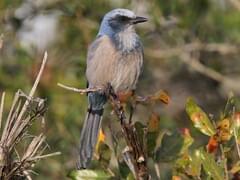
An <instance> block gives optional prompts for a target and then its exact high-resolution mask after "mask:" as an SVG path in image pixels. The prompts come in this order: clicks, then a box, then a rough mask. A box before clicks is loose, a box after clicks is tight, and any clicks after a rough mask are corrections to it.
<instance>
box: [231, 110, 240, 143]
mask: <svg viewBox="0 0 240 180" xmlns="http://www.w3.org/2000/svg"><path fill="white" fill-rule="evenodd" d="M231 132H232V133H233V135H234V136H235V138H236V139H237V141H238V144H240V112H236V113H234V115H233V116H232V126H231Z"/></svg>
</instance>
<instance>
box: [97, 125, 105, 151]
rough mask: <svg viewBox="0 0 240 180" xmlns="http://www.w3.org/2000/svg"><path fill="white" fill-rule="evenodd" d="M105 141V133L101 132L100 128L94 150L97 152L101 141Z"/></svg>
mask: <svg viewBox="0 0 240 180" xmlns="http://www.w3.org/2000/svg"><path fill="white" fill-rule="evenodd" d="M104 141H105V134H104V133H103V130H102V128H101V129H100V131H99V135H98V140H97V144H96V152H97V153H98V148H99V145H100V143H101V142H104Z"/></svg>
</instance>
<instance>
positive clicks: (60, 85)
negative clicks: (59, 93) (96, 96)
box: [57, 83, 103, 94]
mask: <svg viewBox="0 0 240 180" xmlns="http://www.w3.org/2000/svg"><path fill="white" fill-rule="evenodd" d="M57 85H58V86H59V87H61V88H63V89H67V90H70V91H74V92H77V93H80V94H85V93H90V92H96V91H102V90H103V88H102V87H95V88H86V89H78V88H75V87H71V86H66V85H64V84H61V83H57Z"/></svg>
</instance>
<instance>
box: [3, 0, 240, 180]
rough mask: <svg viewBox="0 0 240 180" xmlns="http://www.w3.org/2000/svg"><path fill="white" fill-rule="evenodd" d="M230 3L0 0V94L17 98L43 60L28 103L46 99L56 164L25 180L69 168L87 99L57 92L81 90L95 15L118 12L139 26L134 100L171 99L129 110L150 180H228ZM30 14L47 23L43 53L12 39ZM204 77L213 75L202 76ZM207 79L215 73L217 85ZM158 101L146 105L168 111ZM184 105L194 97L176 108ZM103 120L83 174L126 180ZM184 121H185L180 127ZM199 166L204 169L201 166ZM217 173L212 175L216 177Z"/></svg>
mask: <svg viewBox="0 0 240 180" xmlns="http://www.w3.org/2000/svg"><path fill="white" fill-rule="evenodd" d="M233 2H236V1H235V0H231V1H227V0H221V1H216V0H172V1H166V0H149V1H136V0H133V1H129V0H119V1H115V0H101V1H97V0H81V1H78V0H73V1H67V0H48V1H45V0H38V1H31V0H30V1H28V0H14V1H13V0H1V1H0V90H1V92H2V91H7V94H14V93H15V92H16V91H17V90H18V89H23V91H24V92H27V91H28V90H29V89H30V88H31V84H32V82H33V81H34V78H33V77H35V74H36V72H37V67H39V66H38V65H39V62H40V61H39V60H40V59H41V57H42V54H43V51H44V50H47V51H48V52H49V63H48V64H47V67H46V69H45V72H44V74H43V76H42V79H41V82H40V85H39V88H38V90H37V96H39V97H42V98H46V99H47V104H48V107H49V109H48V111H47V114H46V118H47V119H48V122H47V127H46V136H47V137H48V138H47V139H48V143H49V146H50V148H51V152H54V151H61V152H62V155H61V156H57V157H54V158H50V159H48V160H47V161H43V162H39V163H38V164H37V165H36V168H35V170H36V171H37V172H39V175H38V176H34V179H39V180H41V179H46V177H47V178H51V179H64V178H65V177H66V174H67V173H68V172H69V171H72V169H74V167H75V163H76V159H77V158H76V157H77V148H78V143H79V136H80V129H81V126H82V123H83V120H84V115H85V113H86V109H87V98H86V97H85V96H79V94H75V93H68V92H66V91H64V90H62V89H61V88H59V87H58V86H57V83H58V82H62V83H66V84H69V85H72V86H75V87H81V88H84V87H85V86H86V80H85V67H86V63H85V59H86V52H87V47H88V45H89V44H90V43H91V42H92V40H93V39H94V38H95V37H96V34H97V31H98V28H99V22H100V21H101V19H102V17H103V15H104V14H105V13H106V12H107V11H109V10H111V9H113V8H118V7H123V8H129V9H133V10H134V11H136V12H138V13H139V14H140V15H142V14H143V15H147V16H148V17H149V22H148V23H147V24H146V25H142V26H138V27H137V32H138V33H139V36H140V38H141V40H142V42H143V45H144V48H145V62H144V70H143V75H142V77H141V79H140V82H139V83H138V88H137V92H136V94H145V95H146V94H152V93H153V92H155V91H158V90H159V89H164V90H167V91H168V92H169V94H170V97H171V102H170V103H169V105H168V106H162V105H159V103H147V104H146V105H145V106H142V105H138V106H137V109H136V112H135V114H134V117H133V122H134V123H135V126H136V129H137V132H138V133H139V136H141V139H142V140H143V141H142V142H143V144H145V146H146V147H147V148H146V151H147V155H148V162H149V163H148V164H149V169H150V174H151V175H152V177H153V179H157V178H159V176H161V178H162V179H171V178H172V177H173V176H174V178H175V179H177V178H182V179H187V178H189V179H191V178H192V179H199V177H200V178H201V179H205V178H206V177H209V178H214V177H217V178H219V177H221V178H222V177H223V176H226V167H227V171H228V176H229V179H230V178H232V177H238V176H239V175H238V174H239V173H238V172H239V169H240V168H239V167H240V166H239V161H238V160H239V158H238V155H237V152H238V149H236V143H239V141H240V140H239V137H240V120H239V113H238V112H239V106H240V101H239V83H238V82H239V78H238V77H239V74H240V70H239V66H240V61H239V57H240V51H239V43H240V23H239V20H240V11H239V7H238V6H236V5H235V4H233ZM22 6H24V7H30V9H27V10H26V11H24V13H23V15H22V16H17V14H18V13H16V11H17V10H19V8H20V7H22ZM55 13H56V14H55ZM38 15H56V17H57V18H58V19H57V20H58V26H57V28H56V30H55V32H54V36H56V37H55V40H54V41H53V42H51V43H47V46H46V47H45V48H44V49H39V47H37V46H36V45H34V44H31V45H30V47H25V46H24V45H23V44H22V43H23V42H22V41H21V38H20V37H21V36H20V35H21V32H22V31H27V32H28V34H30V32H31V27H29V26H28V25H29V24H28V22H31V20H33V19H34V18H35V17H37V16H38ZM41 27H45V24H44V26H41ZM1 34H3V35H1ZM48 34H51V33H50V32H49V33H45V34H43V35H41V36H40V38H39V37H38V40H39V41H40V42H41V41H42V40H44V39H48V38H46V37H47V35H48ZM2 40H3V41H2ZM196 43H197V46H196ZM198 43H199V44H198ZM161 53H162V54H161ZM186 54H187V55H189V57H191V58H193V59H191V61H190V62H197V63H200V64H202V65H203V66H201V67H200V71H199V69H198V70H196V66H191V65H192V64H194V63H186V59H184V58H185V57H186ZM187 57H188V56H187ZM194 65H196V64H194ZM204 67H205V68H204ZM201 68H202V69H203V71H201V70H202V69H201ZM206 68H207V69H206ZM209 70H214V71H213V72H212V71H211V73H210V76H209V73H207V72H209ZM212 74H214V75H216V74H217V76H216V77H217V78H215V76H214V77H212V76H211V75H212ZM219 75H220V76H219ZM221 75H222V76H221ZM219 77H220V78H219ZM226 79H230V80H232V81H231V83H229V81H227V83H225V80H226ZM232 87H236V88H235V90H234V93H236V98H232V99H231V98H230V99H229V101H228V103H227V106H226V108H225V109H224V110H223V111H222V113H220V114H219V111H220V110H221V109H223V106H224V103H225V102H224V101H225V99H226V95H227V94H229V92H230V90H233V88H232ZM161 92H164V91H159V92H158V93H156V94H154V95H153V96H149V97H148V98H149V99H156V98H158V99H160V100H161V101H163V102H169V101H170V99H169V98H167V97H168V96H165V95H164V94H162V95H161V97H159V95H160V94H161ZM188 96H192V97H194V98H189V99H187V100H186V97H188ZM193 99H196V102H198V103H199V104H201V107H202V108H200V107H199V106H198V103H196V102H195V100H193ZM12 100H13V97H9V96H7V97H6V102H5V108H6V109H10V107H11V102H12ZM232 101H234V107H235V110H234V108H233V107H232V105H233V103H232ZM185 103H186V111H185V109H184V104H185ZM110 111H111V108H108V107H106V110H105V117H104V118H103V119H104V120H103V132H104V134H105V138H104V141H99V143H98V147H97V151H96V154H95V159H94V161H93V166H92V168H93V169H98V170H99V169H104V172H105V173H107V174H111V175H112V174H114V175H115V176H117V177H122V178H123V179H126V178H129V179H130V178H131V177H132V174H131V173H130V171H129V169H128V167H127V166H126V164H125V163H124V161H123V159H122V154H121V153H122V150H123V149H124V148H125V146H126V143H125V141H124V139H123V136H122V134H121V131H120V126H119V122H118V121H117V120H116V118H115V116H112V115H111V112H110ZM208 113H211V114H208ZM186 115H190V116H189V119H190V120H188V119H187V118H186ZM4 116H7V114H3V117H4ZM37 130H38V128H36V127H35V126H33V127H32V128H31V131H33V133H34V132H36V131H37ZM144 139H145V140H144ZM19 148H22V147H19ZM223 155H224V157H223ZM206 157H207V158H209V161H210V162H209V163H210V164H204V163H203V162H202V158H206ZM46 162H47V163H46ZM208 165H210V166H209V167H208ZM212 169H214V170H215V171H216V172H212V171H213V170H212ZM219 169H220V170H221V173H218V172H219V171H220V170H219ZM222 169H224V170H222ZM101 171H102V170H101ZM223 172H224V173H223ZM216 173H217V174H216ZM224 178H225V177H224Z"/></svg>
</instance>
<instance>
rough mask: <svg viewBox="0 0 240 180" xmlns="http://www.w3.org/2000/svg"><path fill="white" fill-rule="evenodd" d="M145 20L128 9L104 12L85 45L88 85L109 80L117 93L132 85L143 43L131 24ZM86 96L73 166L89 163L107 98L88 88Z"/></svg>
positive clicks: (102, 84) (84, 166)
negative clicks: (75, 159) (98, 24)
mask: <svg viewBox="0 0 240 180" xmlns="http://www.w3.org/2000/svg"><path fill="white" fill-rule="evenodd" d="M146 21H147V18H146V17H142V16H137V15H136V14H135V13H134V12H133V11H131V10H129V9H121V8H118V9H113V10H111V11H110V12H108V13H106V14H105V15H104V17H103V20H102V22H101V25H100V28H99V32H98V34H97V36H96V39H95V40H94V41H93V42H92V43H91V44H90V46H89V48H88V53H87V68H86V78H87V84H88V88H96V87H106V86H107V85H108V84H110V86H111V87H112V88H113V90H114V92H115V93H116V94H117V95H118V94H119V95H120V94H121V93H123V94H124V93H127V92H131V91H134V90H135V89H136V84H137V82H138V78H139V75H140V73H141V72H142V68H143V46H142V43H141V41H140V38H139V36H138V35H137V33H136V31H135V27H134V25H135V24H138V23H143V22H146ZM87 96H88V104H89V105H88V110H87V114H86V117H85V120H84V124H83V128H82V131H81V137H80V148H79V160H78V163H77V169H87V168H89V166H90V162H91V160H92V156H93V152H94V150H95V146H96V143H97V139H98V134H99V130H100V127H101V121H102V115H103V110H104V105H105V104H106V102H107V97H106V94H104V93H103V92H97V91H96V92H89V93H88V94H87Z"/></svg>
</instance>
